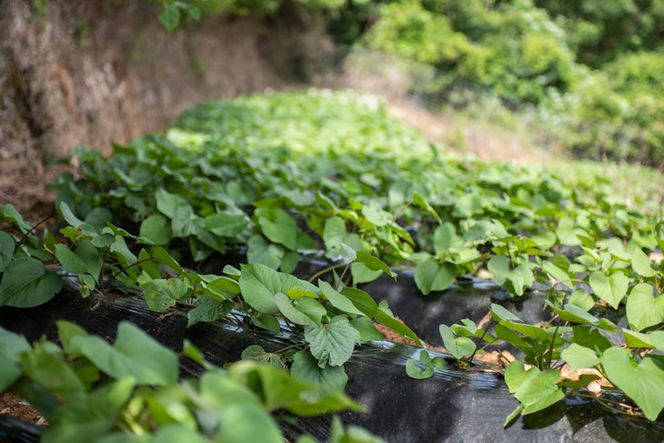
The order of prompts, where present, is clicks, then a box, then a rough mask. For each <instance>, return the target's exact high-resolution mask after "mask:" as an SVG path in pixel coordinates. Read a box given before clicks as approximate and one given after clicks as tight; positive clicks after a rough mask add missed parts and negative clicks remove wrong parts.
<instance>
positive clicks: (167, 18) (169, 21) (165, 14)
mask: <svg viewBox="0 0 664 443" xmlns="http://www.w3.org/2000/svg"><path fill="white" fill-rule="evenodd" d="M159 21H160V22H161V24H162V25H164V28H166V30H168V31H169V32H173V31H175V30H176V29H177V27H178V26H179V25H180V8H179V6H178V5H177V3H169V4H167V5H165V6H164V10H163V11H161V14H159Z"/></svg>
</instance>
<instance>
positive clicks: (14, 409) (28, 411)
mask: <svg viewBox="0 0 664 443" xmlns="http://www.w3.org/2000/svg"><path fill="white" fill-rule="evenodd" d="M0 415H9V416H12V417H16V418H20V419H21V420H25V421H29V422H31V423H34V424H36V425H40V426H42V425H46V424H48V423H47V422H46V420H45V419H44V417H42V416H41V415H39V411H37V410H36V409H35V408H34V407H32V406H31V405H30V404H29V403H26V402H24V401H22V400H21V399H20V398H18V397H17V396H16V395H14V394H10V393H8V392H5V393H4V394H0Z"/></svg>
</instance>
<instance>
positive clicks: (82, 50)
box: [0, 0, 332, 221]
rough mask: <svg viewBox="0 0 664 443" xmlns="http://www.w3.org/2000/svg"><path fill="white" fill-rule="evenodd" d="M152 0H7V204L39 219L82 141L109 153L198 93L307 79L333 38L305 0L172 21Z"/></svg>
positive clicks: (3, 178)
mask: <svg viewBox="0 0 664 443" xmlns="http://www.w3.org/2000/svg"><path fill="white" fill-rule="evenodd" d="M156 3H157V2H149V1H127V0H125V1H122V0H120V1H118V0H49V1H48V2H36V1H34V2H33V1H30V0H13V1H9V2H3V3H2V7H0V51H1V52H0V204H1V203H5V202H9V203H12V204H14V205H15V206H17V207H18V209H19V210H21V211H23V212H24V213H25V214H26V215H27V216H28V218H29V219H31V220H32V221H35V220H38V219H39V218H40V216H42V215H44V214H45V213H47V212H48V210H49V209H50V208H51V207H52V201H53V198H54V195H53V193H52V192H50V191H49V190H48V189H47V188H46V184H48V183H50V182H52V181H53V179H55V178H56V177H57V175H58V174H59V173H60V172H61V171H62V170H63V169H64V168H66V167H67V165H57V164H55V163H56V160H57V159H59V158H61V157H63V156H64V155H66V154H68V153H69V152H70V151H71V150H72V149H73V148H74V147H76V146H78V145H85V146H92V147H98V148H100V149H102V151H104V152H106V153H108V152H109V150H110V148H111V144H112V143H125V142H127V141H129V140H131V139H132V138H135V137H137V136H139V135H141V134H145V133H148V132H152V131H159V130H163V129H164V128H165V127H166V125H167V124H168V122H169V121H171V120H172V119H174V118H175V117H176V116H177V115H178V114H179V113H180V112H182V111H183V110H184V109H185V108H187V107H189V106H191V105H192V104H194V103H197V102H201V101H205V100H211V99H217V98H228V97H233V96H236V95H239V94H247V93H252V92H259V91H263V90H265V89H267V88H284V87H288V86H292V85H294V84H298V82H306V81H308V76H309V75H310V71H312V70H313V69H314V68H315V67H319V66H320V64H321V63H322V62H321V60H325V59H327V58H329V57H326V53H327V52H328V51H330V50H331V48H332V45H331V43H330V42H329V41H328V40H327V38H326V37H324V33H323V27H322V23H321V22H320V20H318V19H317V17H315V16H311V15H310V13H309V12H307V11H305V10H303V9H297V8H295V9H294V8H293V7H290V9H287V10H285V11H282V12H281V14H282V15H283V17H282V16H279V17H277V18H276V19H267V18H260V17H248V18H233V17H227V16H216V17H210V18H208V19H204V20H203V21H201V22H199V23H193V24H187V25H186V26H184V28H183V29H180V30H178V31H176V32H174V33H168V32H167V31H166V30H165V29H164V28H163V26H162V25H161V24H160V23H159V21H158V19H157V17H158V15H159V12H160V9H159V8H160V6H159V5H158V4H156ZM40 5H41V6H40Z"/></svg>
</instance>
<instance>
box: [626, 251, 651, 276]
mask: <svg viewBox="0 0 664 443" xmlns="http://www.w3.org/2000/svg"><path fill="white" fill-rule="evenodd" d="M632 269H634V271H636V273H637V274H639V275H640V276H642V277H654V276H655V274H656V272H655V270H654V269H653V268H652V263H651V261H650V258H649V257H648V256H647V255H646V254H645V252H643V251H642V250H641V248H634V250H633V251H632Z"/></svg>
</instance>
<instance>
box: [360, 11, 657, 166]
mask: <svg viewBox="0 0 664 443" xmlns="http://www.w3.org/2000/svg"><path fill="white" fill-rule="evenodd" d="M662 14H664V1H662V0H608V1H601V2H599V1H584V2H576V1H553V0H534V1H531V0H504V1H498V0H496V1H491V0H489V1H487V0H466V1H463V2H461V1H452V0H395V1H388V2H380V4H379V5H378V7H377V8H376V17H375V19H374V23H373V26H372V27H371V28H370V30H369V31H368V33H366V35H364V36H363V37H362V38H361V40H360V42H361V44H362V45H364V46H365V47H368V48H371V49H377V50H379V51H384V52H387V53H390V54H395V55H398V56H401V57H404V58H405V59H409V60H412V61H413V62H416V63H423V64H426V65H430V66H431V67H433V68H434V69H435V72H437V75H436V76H435V78H434V79H433V80H431V81H430V82H429V84H428V85H427V90H428V92H429V94H430V95H432V96H435V97H438V98H439V99H442V100H444V101H445V102H446V103H448V104H452V105H453V106H457V107H459V106H465V105H466V104H468V103H470V102H473V101H481V100H482V99H485V98H487V97H489V98H490V97H496V98H498V99H499V100H500V102H501V103H502V105H503V106H504V107H505V108H506V109H507V110H509V111H522V110H524V109H532V108H533V107H534V108H535V109H536V112H537V114H538V115H539V116H540V123H541V126H542V127H546V128H545V129H546V130H547V132H549V133H553V134H554V136H555V139H556V140H557V142H559V143H560V144H562V145H563V146H564V147H566V148H568V149H569V150H570V151H571V152H572V153H574V154H576V155H580V156H582V157H590V158H602V159H616V160H628V161H638V162H641V163H646V164H650V165H661V164H662V163H664V123H663V122H664V118H663V117H664V115H663V113H664V93H663V92H662V91H664V82H663V79H664V53H663V52H661V51H658V50H657V48H659V47H660V46H661V43H662V42H664V20H662V19H663V18H664V15H662ZM547 126H548V127H547Z"/></svg>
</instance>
